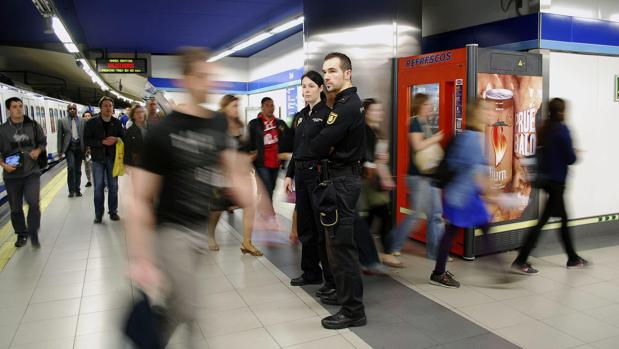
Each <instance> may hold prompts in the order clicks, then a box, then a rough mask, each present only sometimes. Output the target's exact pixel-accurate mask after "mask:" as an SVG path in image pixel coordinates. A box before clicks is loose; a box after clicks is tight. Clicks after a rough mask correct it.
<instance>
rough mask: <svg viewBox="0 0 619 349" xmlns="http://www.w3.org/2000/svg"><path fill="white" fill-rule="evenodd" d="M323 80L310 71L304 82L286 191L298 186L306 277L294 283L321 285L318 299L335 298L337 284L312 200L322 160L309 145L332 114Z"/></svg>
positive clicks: (302, 254) (304, 76)
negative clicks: (324, 96)
mask: <svg viewBox="0 0 619 349" xmlns="http://www.w3.org/2000/svg"><path fill="white" fill-rule="evenodd" d="M323 88H324V80H323V78H322V75H321V74H319V73H318V72H315V71H308V72H307V73H305V74H304V75H303V77H302V78H301V90H302V93H303V99H304V100H305V103H306V106H305V108H303V109H302V110H301V111H299V112H298V113H297V114H296V115H295V117H294V119H293V122H292V128H293V130H294V141H293V151H292V159H291V161H290V164H289V165H288V171H287V172H286V179H285V181H284V187H285V190H286V191H287V192H289V193H290V192H292V182H293V180H294V183H295V189H296V191H295V194H296V210H297V232H298V237H299V241H301V270H302V271H303V273H302V274H301V275H300V276H298V277H296V278H294V279H292V280H291V281H290V284H291V285H292V286H303V285H307V284H321V283H322V282H323V280H324V286H323V287H322V288H320V289H319V290H318V291H317V292H316V295H317V296H318V297H326V296H332V295H334V294H335V282H334V280H333V275H332V273H331V270H330V267H329V263H328V260H327V250H326V240H325V236H324V228H323V226H322V224H321V223H320V218H319V215H318V211H317V209H316V208H315V206H314V205H313V200H312V198H311V195H312V192H313V191H314V188H316V186H317V185H318V179H319V172H318V165H319V161H320V158H319V157H318V156H316V155H315V154H314V153H313V152H312V151H311V150H310V148H309V143H310V141H311V140H312V139H314V138H315V137H316V136H317V135H318V134H319V133H320V131H321V130H322V129H323V128H324V126H325V124H326V120H327V118H328V116H329V113H330V112H331V109H330V108H329V107H328V106H327V104H326V100H325V98H323V97H322V93H321V92H322V90H323Z"/></svg>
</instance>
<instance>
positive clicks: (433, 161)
mask: <svg viewBox="0 0 619 349" xmlns="http://www.w3.org/2000/svg"><path fill="white" fill-rule="evenodd" d="M420 123H421V127H422V128H423V131H424V132H423V133H424V136H425V138H426V139H427V138H430V137H432V131H431V130H430V126H429V125H428V124H427V123H425V122H423V123H422V122H420ZM412 154H413V161H414V163H415V166H417V169H418V170H419V172H421V173H422V174H432V173H434V171H436V168H437V167H438V165H439V164H440V163H441V160H443V157H444V156H445V152H444V151H443V148H442V147H441V146H440V145H439V144H437V143H434V144H432V145H430V146H429V147H427V148H425V149H421V150H419V151H413V152H412Z"/></svg>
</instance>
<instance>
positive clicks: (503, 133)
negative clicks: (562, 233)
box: [477, 73, 542, 223]
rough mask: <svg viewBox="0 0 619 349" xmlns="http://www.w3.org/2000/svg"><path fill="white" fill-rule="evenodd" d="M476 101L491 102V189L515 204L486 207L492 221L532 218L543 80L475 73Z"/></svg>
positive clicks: (488, 132) (488, 137) (487, 144)
mask: <svg viewBox="0 0 619 349" xmlns="http://www.w3.org/2000/svg"><path fill="white" fill-rule="evenodd" d="M477 98H478V99H479V100H485V101H487V102H490V103H491V108H493V109H494V113H493V117H492V121H491V123H490V125H489V126H488V127H486V142H485V152H486V155H487V157H488V162H489V165H490V177H491V182H492V186H493V189H495V190H497V191H500V192H504V193H509V194H512V196H513V197H514V198H515V200H516V202H517V204H516V205H514V206H515V207H511V208H504V207H499V206H497V205H494V204H490V203H489V204H488V207H489V210H490V213H491V214H492V222H494V223H500V222H506V221H512V220H518V219H523V218H526V216H535V214H536V212H533V211H535V209H534V208H536V207H537V202H536V201H537V195H536V191H535V190H533V186H532V181H533V180H534V175H535V152H536V147H537V127H536V126H537V120H539V117H540V113H541V105H542V77H541V76H520V75H504V74H492V73H478V75H477Z"/></svg>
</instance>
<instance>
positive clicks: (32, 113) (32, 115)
mask: <svg viewBox="0 0 619 349" xmlns="http://www.w3.org/2000/svg"><path fill="white" fill-rule="evenodd" d="M30 116H31V117H32V118H34V107H33V106H30Z"/></svg>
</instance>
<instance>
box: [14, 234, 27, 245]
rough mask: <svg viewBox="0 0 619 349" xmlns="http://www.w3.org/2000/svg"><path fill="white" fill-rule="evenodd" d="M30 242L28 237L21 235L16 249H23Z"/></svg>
mask: <svg viewBox="0 0 619 349" xmlns="http://www.w3.org/2000/svg"><path fill="white" fill-rule="evenodd" d="M27 242H28V235H26V234H19V235H17V241H15V247H22V246H24V245H25V244H26V243H27Z"/></svg>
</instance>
